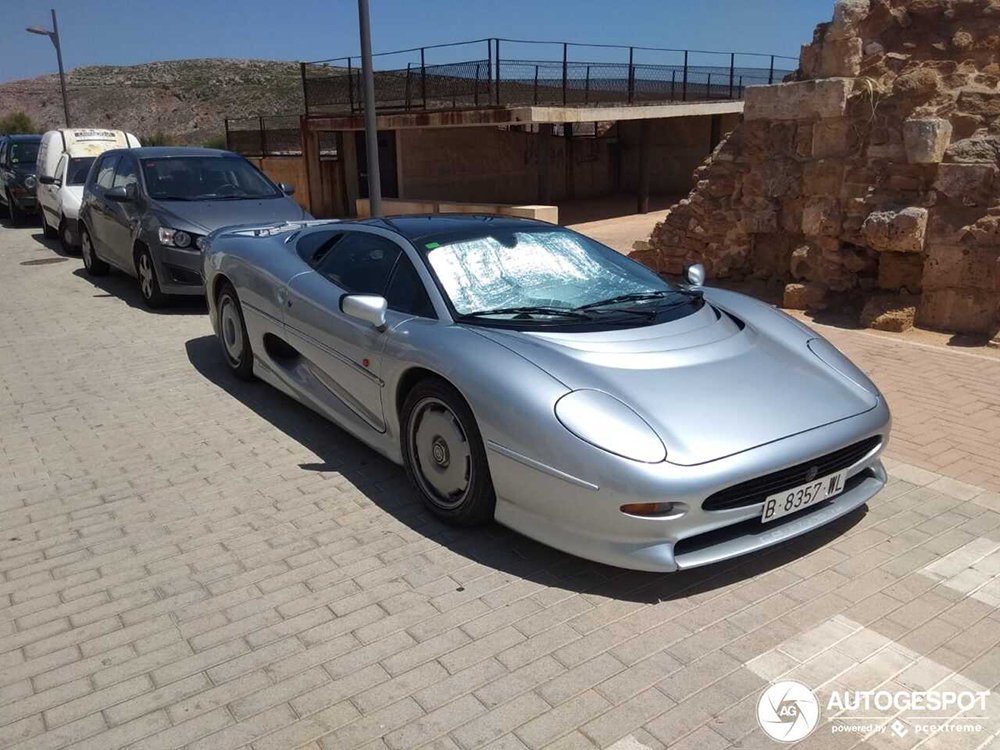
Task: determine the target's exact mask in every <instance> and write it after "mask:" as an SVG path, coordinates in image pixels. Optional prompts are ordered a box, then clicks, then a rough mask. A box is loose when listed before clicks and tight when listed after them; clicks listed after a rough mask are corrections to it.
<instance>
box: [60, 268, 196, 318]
mask: <svg viewBox="0 0 1000 750" xmlns="http://www.w3.org/2000/svg"><path fill="white" fill-rule="evenodd" d="M73 273H74V274H75V275H76V276H79V277H80V278H81V279H85V280H86V281H89V282H90V283H91V284H93V285H94V286H95V287H96V288H97V289H99V290H100V291H101V292H102V293H100V294H95V295H94V296H95V297H117V298H118V299H120V300H122V301H124V302H125V303H126V304H127V305H128V306H129V307H134V308H135V309H136V310H142V311H143V312H147V313H150V314H151V315H204V314H205V313H206V312H207V311H208V307H207V306H206V305H205V298H204V297H200V296H191V297H171V298H170V301H169V302H168V303H167V306H166V307H162V308H160V309H158V310H152V309H150V308H149V307H147V306H146V303H145V302H143V301H142V295H140V294H139V286H138V284H137V283H136V280H135V279H133V278H132V277H131V276H128V275H127V274H124V273H122V272H121V271H115V270H111V271H110V272H109V273H108V274H107V276H91V275H90V274H89V273H87V269H86V268H84V267H83V266H82V265H81V266H80V267H79V268H77V269H76V270H74V271H73Z"/></svg>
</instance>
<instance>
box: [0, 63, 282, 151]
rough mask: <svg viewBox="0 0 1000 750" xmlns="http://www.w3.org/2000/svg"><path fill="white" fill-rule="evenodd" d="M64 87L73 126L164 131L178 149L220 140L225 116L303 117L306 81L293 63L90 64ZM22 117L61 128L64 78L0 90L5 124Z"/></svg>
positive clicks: (0, 87) (14, 84) (16, 83)
mask: <svg viewBox="0 0 1000 750" xmlns="http://www.w3.org/2000/svg"><path fill="white" fill-rule="evenodd" d="M67 88H68V91H69V97H70V112H71V115H72V117H73V124H74V125H78V126H93V127H113V128H123V129H125V130H129V131H131V132H133V133H136V134H139V135H149V134H153V133H159V132H162V133H165V134H168V135H170V136H172V137H173V138H175V139H176V140H177V142H178V143H199V142H204V141H207V140H209V139H212V138H217V137H219V136H220V135H221V134H222V133H223V131H224V124H223V120H224V118H226V117H241V116H253V115H261V114H263V115H267V114H298V113H299V112H301V111H302V79H301V76H300V72H299V65H298V63H295V62H275V61H271V60H224V59H203V60H178V61H170V62H155V63H147V64H144V65H128V66H118V65H93V66H89V67H82V68H76V69H75V70H73V71H71V72H70V73H69V74H68V75H67ZM20 110H23V111H24V112H27V113H28V114H29V115H30V116H31V117H32V118H33V119H34V121H35V122H37V123H38V124H39V125H40V126H41V127H42V129H43V130H47V129H49V128H52V127H59V126H61V125H62V123H63V111H62V98H61V96H60V93H59V76H58V75H44V76H39V77H38V78H32V79H30V80H21V81H11V82H9V83H3V84H0V117H3V116H4V115H7V114H9V113H11V112H17V111H20Z"/></svg>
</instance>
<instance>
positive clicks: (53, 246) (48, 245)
mask: <svg viewBox="0 0 1000 750" xmlns="http://www.w3.org/2000/svg"><path fill="white" fill-rule="evenodd" d="M31 239H33V240H34V241H35V242H37V243H38V244H39V245H40V246H41V247H39V248H37V249H38V250H49V251H51V252H52V253H54V254H56V255H58V256H59V257H61V258H79V257H80V253H79V252H77V253H67V252H66V251H65V250H63V246H62V243H61V242H59V240H50V239H49V238H48V237H46V236H45V235H44V234H43V233H42V232H34V233H33V234H32V235H31Z"/></svg>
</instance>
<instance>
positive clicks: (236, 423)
mask: <svg viewBox="0 0 1000 750" xmlns="http://www.w3.org/2000/svg"><path fill="white" fill-rule="evenodd" d="M59 257H60V256H59V255H58V253H56V252H55V251H54V250H53V249H51V248H49V247H46V246H45V245H43V244H41V242H40V240H39V239H38V231H37V230H11V229H8V228H0V258H2V260H3V264H4V273H3V274H2V275H0V747H3V748H7V747H13V748H16V750H28V749H29V748H31V749H32V750H34V749H35V748H53V749H54V748H62V747H73V748H82V749H84V750H88V749H90V748H95V749H96V748H99V749H100V750H114V749H115V748H122V747H141V748H179V747H192V748H211V749H212V750H227V748H236V747H242V746H252V747H253V748H255V749H256V750H264V749H265V748H277V749H282V748H295V747H309V748H328V749H337V750H340V749H342V748H359V747H364V748H370V749H371V750H385V749H386V748H389V749H390V750H404V748H417V747H430V748H435V750H474V749H476V748H485V747H488V748H492V750H524V749H525V748H541V747H554V748H588V749H593V748H602V749H603V748H609V747H614V748H615V750H642V748H654V749H657V750H658V749H659V748H663V747H671V748H696V749H702V748H704V749H707V750H714V749H715V748H725V747H730V746H734V747H740V748H745V749H750V748H767V747H776V745H775V744H774V743H773V741H772V740H770V739H768V738H767V737H766V736H765V735H764V734H763V732H762V731H761V730H760V729H759V728H758V726H757V723H756V718H755V712H756V704H757V700H758V697H759V695H760V692H761V689H762V688H763V687H764V686H766V685H767V684H768V683H769V682H770V681H772V680H773V679H775V678H776V677H779V676H782V675H789V676H793V677H795V678H798V679H800V680H801V681H802V682H804V683H806V684H808V685H809V686H811V687H814V688H817V689H818V692H819V695H820V699H821V701H823V700H825V696H826V695H827V694H828V692H829V691H830V690H832V689H833V688H834V687H856V688H859V689H874V688H876V687H878V686H879V685H883V686H886V687H888V688H899V687H909V688H916V689H925V688H930V687H934V686H942V687H952V688H955V687H958V688H961V689H989V688H997V683H998V682H1000V611H998V604H1000V577H998V576H1000V494H998V490H1000V458H998V455H997V453H998V451H997V448H996V446H997V443H998V439H1000V388H998V385H1000V363H998V362H997V361H996V360H989V359H983V358H977V357H975V356H967V355H963V354H960V353H953V352H950V351H945V350H940V351H937V350H929V349H925V348H921V347H915V346H911V345H908V344H903V343H897V342H894V341H891V340H887V339H884V338H876V337H872V336H868V335H865V334H859V333H849V332H842V331H837V330H833V329H830V330H827V331H825V332H826V333H829V335H830V338H831V339H832V340H833V341H834V342H835V343H836V344H837V345H839V346H841V347H842V348H843V349H844V350H845V351H846V352H847V353H848V354H849V355H850V356H852V357H853V358H855V360H856V361H858V362H859V363H860V364H861V365H862V366H863V367H865V368H866V369H867V370H868V371H869V372H871V373H872V374H873V376H874V378H875V380H876V381H877V382H878V383H879V384H880V385H881V386H882V388H883V389H884V390H885V392H886V394H887V395H888V397H889V399H890V401H891V405H892V407H893V410H894V412H895V417H896V432H895V436H896V437H895V440H894V442H893V444H892V446H891V449H890V455H891V456H892V457H893V459H894V460H892V461H891V462H890V463H891V467H890V469H891V473H892V475H893V480H892V483H891V485H890V486H889V487H887V488H886V490H885V491H884V492H883V493H882V494H881V495H879V496H878V497H877V498H876V499H875V500H874V501H873V502H872V503H871V506H870V508H869V510H868V512H867V514H864V513H859V514H856V515H854V516H852V517H850V518H848V519H845V520H844V521H843V522H841V523H839V524H837V525H836V526H835V527H832V528H828V529H825V530H823V531H822V532H821V533H819V534H815V535H813V536H811V537H809V538H807V539H804V540H800V541H798V542H796V543H795V544H792V545H789V546H786V547H783V548H779V549H776V550H772V551H770V552H768V553H766V554H761V555H757V556H753V557H750V558H746V559H744V560H741V561H739V563H737V564H733V565H725V566H717V567H713V568H709V569H702V570H699V571H694V572H690V573H684V574H678V575H671V576H665V575H650V574H640V573H632V572H627V571H622V570H617V569H613V568H608V567H605V566H601V565H596V564H590V563H585V562H583V561H581V560H578V559H575V558H571V557H569V556H567V555H563V554H561V553H558V552H554V551H552V550H549V549H546V548H544V547H542V546H540V545H537V544H535V543H532V542H530V541H528V540H526V539H524V538H522V537H520V536H518V535H516V534H513V533H511V532H508V531H506V530H504V529H502V528H499V527H493V528H488V529H486V530H483V531H477V532H473V533H467V532H455V531H452V530H450V529H447V528H445V527H443V526H441V525H440V524H438V523H436V522H434V521H433V520H431V519H430V518H428V516H427V515H426V514H424V513H423V512H422V511H421V510H420V506H419V505H418V503H417V502H416V499H415V497H414V494H413V492H412V491H411V490H410V489H409V488H408V487H407V485H406V482H405V481H404V477H403V473H402V472H401V471H400V470H399V469H398V468H396V467H394V466H392V465H389V464H388V463H386V462H385V461H384V460H382V459H381V458H379V457H378V456H376V455H375V454H373V453H372V452H371V451H368V450H366V449H365V448H363V447H361V446H360V445H359V444H357V443H356V442H355V441H353V440H351V439H349V438H348V437H346V436H345V435H344V434H343V433H341V432H340V431H339V430H337V429H336V428H335V427H333V426H332V425H330V424H328V423H326V422H324V421H323V420H321V419H320V418H319V417H317V416H315V415H313V414H312V413H310V412H308V411H307V410H305V409H304V408H302V407H300V406H298V405H296V404H295V403H293V402H292V401H290V400H289V399H287V398H285V397H284V396H282V395H280V394H278V393H277V392H275V391H273V390H272V389H269V388H268V387H267V386H264V385H262V384H257V385H246V384H242V383H238V382H236V381H234V380H232V379H231V378H230V377H228V376H227V373H226V372H225V370H224V366H223V364H222V361H221V359H220V357H219V355H218V353H217V350H216V345H215V342H214V340H213V339H212V338H211V336H210V325H209V323H208V321H207V319H206V317H205V316H204V314H203V309H202V308H201V307H200V306H199V305H198V304H190V305H185V306H182V307H179V308H175V309H173V310H171V311H169V312H166V313H162V314H154V313H150V312H146V311H144V310H143V309H142V308H141V307H140V306H139V303H138V298H137V295H136V293H135V290H134V286H133V283H132V282H131V281H130V280H127V279H125V278H124V277H122V276H117V275H114V276H111V277H109V278H107V279H106V280H100V281H99V282H98V283H96V284H95V283H94V282H93V281H91V280H90V279H88V278H87V277H85V276H84V275H83V272H82V270H81V264H80V262H79V260H78V259H76V258H71V259H68V260H66V261H62V262H56V263H51V264H44V265H23V264H24V263H25V262H28V261H35V260H51V259H56V258H59ZM876 713H877V712H876ZM985 715H986V717H987V718H986V719H984V720H982V722H981V723H982V724H983V725H985V730H984V731H983V732H979V733H976V734H966V735H947V736H944V735H939V736H937V737H933V738H929V739H928V738H927V736H926V735H922V736H921V735H918V734H917V733H916V732H915V731H908V732H907V734H906V736H905V737H903V738H898V737H896V736H889V735H875V736H872V737H870V738H868V739H867V740H866V739H865V737H864V735H857V734H848V733H843V732H841V733H834V732H833V731H832V728H831V725H830V724H825V723H824V724H823V725H821V726H820V727H819V728H818V729H817V730H816V731H815V732H814V733H813V734H812V735H811V736H810V737H809V738H808V739H807V740H805V741H804V742H803V743H801V744H800V747H808V748H815V747H836V748H844V749H845V750H846V748H851V747H856V746H857V747H873V748H874V747H878V748H912V747H916V746H918V745H920V746H922V747H926V748H970V749H971V748H976V747H981V746H984V745H985V744H986V743H987V742H989V738H990V736H991V733H993V732H996V731H998V730H1000V708H998V706H997V704H996V702H995V701H994V700H993V699H991V702H990V704H989V706H988V707H987V709H986V712H985ZM882 716H883V717H886V718H887V717H888V714H882ZM831 718H832V716H831V715H830V712H828V711H824V715H823V721H824V722H827V721H829V720H830V719H831ZM834 723H835V724H836V725H838V726H844V725H845V721H843V720H836V721H835V722H834ZM904 728H905V727H904Z"/></svg>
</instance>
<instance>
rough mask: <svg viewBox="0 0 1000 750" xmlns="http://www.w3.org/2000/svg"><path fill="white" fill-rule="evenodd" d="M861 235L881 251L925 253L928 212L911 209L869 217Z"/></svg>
mask: <svg viewBox="0 0 1000 750" xmlns="http://www.w3.org/2000/svg"><path fill="white" fill-rule="evenodd" d="M861 233H862V235H863V236H864V238H865V241H866V242H867V243H868V246H869V247H870V248H872V249H874V250H878V251H879V252H897V253H922V252H923V251H924V240H925V238H926V236H927V209H926V208H915V207H909V208H904V209H902V210H898V211H897V210H893V209H887V210H883V211H873V212H872V213H870V214H868V218H866V219H865V221H864V224H862V225H861Z"/></svg>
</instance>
